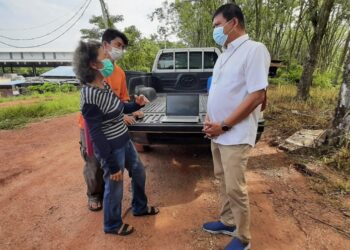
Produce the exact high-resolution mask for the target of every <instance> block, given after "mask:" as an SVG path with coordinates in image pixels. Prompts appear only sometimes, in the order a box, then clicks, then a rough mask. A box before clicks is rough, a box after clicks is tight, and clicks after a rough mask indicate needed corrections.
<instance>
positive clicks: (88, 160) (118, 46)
mask: <svg viewBox="0 0 350 250" xmlns="http://www.w3.org/2000/svg"><path fill="white" fill-rule="evenodd" d="M128 43H129V41H128V38H127V37H126V35H125V34H124V33H122V32H120V31H119V30H115V29H107V30H106V31H105V32H104V33H103V36H102V45H103V48H104V50H105V52H106V56H107V58H109V59H110V60H111V61H112V62H113V63H114V70H113V73H112V74H111V75H110V76H108V77H106V78H105V81H106V82H107V83H108V85H109V86H110V87H111V89H112V91H113V92H114V93H115V94H116V95H117V96H118V97H119V98H120V100H121V101H123V102H129V100H130V97H129V93H128V89H127V84H126V77H125V72H124V71H123V70H122V69H121V68H120V67H119V66H118V65H117V63H116V62H117V61H118V60H120V59H121V58H122V57H123V54H124V50H125V48H126V47H127V46H128ZM142 116H143V112H142V111H136V112H134V113H133V116H129V115H124V122H125V124H126V125H132V124H134V123H135V118H134V117H142ZM79 127H80V151H81V155H82V158H83V160H84V171H83V175H84V179H85V182H86V185H87V196H88V208H89V209H90V210H91V211H99V210H101V209H102V200H103V192H104V181H103V171H102V169H101V165H100V163H99V161H98V160H97V159H96V157H95V155H94V154H90V155H89V154H88V153H87V142H86V137H85V131H84V119H83V116H82V114H80V115H79Z"/></svg>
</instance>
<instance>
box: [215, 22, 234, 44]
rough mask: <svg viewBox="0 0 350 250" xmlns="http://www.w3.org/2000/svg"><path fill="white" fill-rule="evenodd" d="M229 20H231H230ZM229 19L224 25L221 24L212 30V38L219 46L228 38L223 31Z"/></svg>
mask: <svg viewBox="0 0 350 250" xmlns="http://www.w3.org/2000/svg"><path fill="white" fill-rule="evenodd" d="M230 21H231V20H230ZM230 21H228V22H227V23H225V25H224V26H221V27H216V28H214V30H213V39H214V41H215V42H216V43H217V44H218V45H220V46H224V45H225V42H226V40H227V38H228V35H226V34H225V33H224V27H225V26H226V24H228V23H229V22H230Z"/></svg>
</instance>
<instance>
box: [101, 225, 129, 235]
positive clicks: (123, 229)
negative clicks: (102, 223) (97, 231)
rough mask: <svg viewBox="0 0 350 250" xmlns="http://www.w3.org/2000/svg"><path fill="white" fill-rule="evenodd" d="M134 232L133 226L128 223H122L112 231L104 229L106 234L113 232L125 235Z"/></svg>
mask: <svg viewBox="0 0 350 250" xmlns="http://www.w3.org/2000/svg"><path fill="white" fill-rule="evenodd" d="M132 232H134V228H133V227H132V226H130V225H129V224H123V225H122V226H121V227H120V228H119V229H116V230H113V231H105V233H106V234H115V235H119V236H127V235H129V234H131V233H132Z"/></svg>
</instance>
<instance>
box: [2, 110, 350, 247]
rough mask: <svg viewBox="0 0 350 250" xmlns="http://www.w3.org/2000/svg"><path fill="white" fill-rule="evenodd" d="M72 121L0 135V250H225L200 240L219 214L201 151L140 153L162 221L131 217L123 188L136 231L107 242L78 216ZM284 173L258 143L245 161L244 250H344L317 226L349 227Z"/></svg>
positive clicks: (88, 217)
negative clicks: (247, 226) (247, 234)
mask: <svg viewBox="0 0 350 250" xmlns="http://www.w3.org/2000/svg"><path fill="white" fill-rule="evenodd" d="M76 121H77V115H76V114H73V115H68V116H64V117H59V118H54V119H50V120H45V121H41V122H39V123H34V124H31V125H28V126H27V127H25V128H22V129H17V130H12V131H0V159H1V161H0V188H1V192H0V249H223V247H224V246H225V245H226V244H227V243H228V242H229V241H230V237H228V236H212V235H209V234H207V233H205V232H203V231H202V230H201V225H202V223H203V222H205V221H208V220H213V219H216V218H217V214H218V210H219V200H218V192H217V183H216V181H215V179H214V177H213V173H212V172H213V170H212V162H211V157H210V151H209V149H208V148H203V147H180V146H155V147H152V150H151V151H150V152H145V153H141V158H142V160H143V162H144V165H145V168H146V173H147V193H148V197H149V200H150V203H151V204H154V205H156V206H159V207H160V210H161V212H160V214H159V215H157V216H155V217H148V218H138V217H133V216H132V214H131V213H130V212H128V208H129V204H130V192H129V191H128V190H129V186H130V184H129V180H128V179H126V181H125V186H126V188H125V191H124V203H123V207H124V209H123V210H124V214H125V218H124V221H125V222H127V223H130V224H132V225H133V226H134V227H135V228H136V231H135V233H134V234H132V235H131V236H128V237H117V236H112V235H105V234H104V233H103V231H102V213H101V212H97V213H94V212H90V211H89V210H88V209H87V207H86V195H85V192H86V190H85V184H84V180H83V176H82V160H81V158H80V154H79V144H78V136H79V131H78V129H77V126H76ZM290 164H291V163H290V162H289V160H288V159H287V157H286V155H285V154H284V153H283V152H280V151H279V150H277V149H275V148H271V147H269V146H267V144H266V143H265V142H264V141H261V142H260V143H259V144H258V145H257V147H256V148H255V149H254V150H253V151H252V154H251V159H250V161H249V171H248V173H247V175H248V182H249V192H250V203H251V212H252V223H251V228H252V236H253V241H252V246H253V247H252V249H258V250H271V249H276V250H277V249H278V250H281V249H317V250H319V249H350V241H349V239H348V238H346V237H345V236H344V235H342V234H341V233H339V232H338V231H336V230H335V229H334V228H332V227H330V226H327V225H325V224H324V223H320V222H319V221H317V220H315V218H316V219H318V220H321V221H323V222H327V223H328V224H331V225H333V226H335V227H336V228H340V229H342V230H348V229H349V228H350V226H349V225H350V219H349V218H346V217H344V216H343V215H342V214H341V213H340V212H339V211H338V210H337V209H335V208H333V207H331V206H330V205H329V204H327V203H326V202H324V200H323V199H322V197H321V196H319V195H317V194H315V193H314V192H313V191H311V190H310V189H309V187H308V184H307V181H306V179H305V177H303V176H302V175H300V174H299V173H298V172H296V171H295V170H294V169H293V168H291V167H290ZM126 178H127V177H126Z"/></svg>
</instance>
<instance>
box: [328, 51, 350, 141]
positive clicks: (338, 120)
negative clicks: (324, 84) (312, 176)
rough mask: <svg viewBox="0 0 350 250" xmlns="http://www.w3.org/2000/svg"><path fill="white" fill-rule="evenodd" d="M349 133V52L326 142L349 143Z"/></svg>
mask: <svg viewBox="0 0 350 250" xmlns="http://www.w3.org/2000/svg"><path fill="white" fill-rule="evenodd" d="M349 134H350V53H348V57H347V59H346V63H345V67H344V73H343V83H342V85H341V88H340V91H339V99H338V105H337V108H336V110H335V115H334V120H333V129H332V131H331V132H330V133H329V138H328V142H329V143H330V144H332V145H338V146H342V145H344V144H348V143H349V137H348V135H349Z"/></svg>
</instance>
